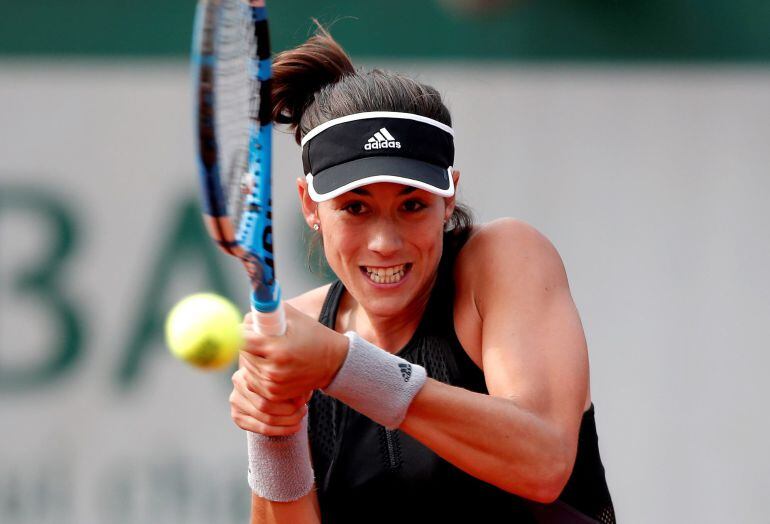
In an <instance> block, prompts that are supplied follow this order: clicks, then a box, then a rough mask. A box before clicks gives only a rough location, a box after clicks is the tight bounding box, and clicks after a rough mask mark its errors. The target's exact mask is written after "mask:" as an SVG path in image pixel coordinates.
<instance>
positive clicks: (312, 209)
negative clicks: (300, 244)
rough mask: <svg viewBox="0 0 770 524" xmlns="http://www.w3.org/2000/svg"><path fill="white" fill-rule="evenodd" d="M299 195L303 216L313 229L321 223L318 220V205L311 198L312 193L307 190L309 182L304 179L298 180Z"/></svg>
mask: <svg viewBox="0 0 770 524" xmlns="http://www.w3.org/2000/svg"><path fill="white" fill-rule="evenodd" d="M297 193H298V194H299V202H300V204H301V205H302V214H303V215H304V216H305V222H306V223H307V225H308V227H309V228H311V229H312V228H313V224H317V223H319V222H320V220H319V218H318V204H317V203H316V202H314V201H313V199H312V198H310V193H309V192H308V190H307V180H305V179H303V178H297Z"/></svg>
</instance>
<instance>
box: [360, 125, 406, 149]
mask: <svg viewBox="0 0 770 524" xmlns="http://www.w3.org/2000/svg"><path fill="white" fill-rule="evenodd" d="M364 149H366V150H367V151H371V150H372V149H401V142H398V141H396V139H395V138H393V135H391V134H390V133H388V130H387V129H385V128H384V127H383V128H382V129H380V130H379V131H377V132H376V133H374V136H373V137H371V138H370V139H369V141H368V142H366V144H364Z"/></svg>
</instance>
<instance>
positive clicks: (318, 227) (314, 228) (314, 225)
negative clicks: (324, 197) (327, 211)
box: [313, 222, 321, 231]
mask: <svg viewBox="0 0 770 524" xmlns="http://www.w3.org/2000/svg"><path fill="white" fill-rule="evenodd" d="M319 229H321V224H319V223H318V222H316V223H315V224H313V231H318V230H319Z"/></svg>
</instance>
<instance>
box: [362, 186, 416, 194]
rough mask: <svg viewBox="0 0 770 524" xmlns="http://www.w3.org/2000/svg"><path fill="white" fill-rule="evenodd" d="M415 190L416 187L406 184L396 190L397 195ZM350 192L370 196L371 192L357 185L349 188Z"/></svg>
mask: <svg viewBox="0 0 770 524" xmlns="http://www.w3.org/2000/svg"><path fill="white" fill-rule="evenodd" d="M416 190H417V188H416V187H412V186H406V187H404V189H402V190H401V191H399V192H398V195H399V196H401V195H408V194H409V193H412V192H414V191H416ZM350 192H351V193H355V194H356V195H361V196H372V194H371V193H370V192H369V191H367V190H366V189H364V188H362V187H357V188H355V189H351V190H350Z"/></svg>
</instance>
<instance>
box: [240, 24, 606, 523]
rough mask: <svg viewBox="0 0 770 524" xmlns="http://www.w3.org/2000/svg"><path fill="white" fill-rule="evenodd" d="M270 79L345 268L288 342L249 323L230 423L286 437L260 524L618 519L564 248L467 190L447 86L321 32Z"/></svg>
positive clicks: (338, 269) (295, 306)
mask: <svg viewBox="0 0 770 524" xmlns="http://www.w3.org/2000/svg"><path fill="white" fill-rule="evenodd" d="M273 75H274V80H273V93H274V99H275V110H274V118H275V120H276V121H277V122H279V123H283V124H288V126H290V128H291V129H293V130H294V131H295V136H296V139H297V142H298V143H299V144H301V146H302V161H303V165H304V176H303V177H302V178H301V179H300V180H298V182H297V186H298V190H299V200H300V204H301V208H302V212H303V214H304V217H305V220H306V222H307V225H308V226H309V228H310V229H311V230H314V231H315V232H316V234H317V235H319V236H320V238H321V239H322V243H323V249H324V253H325V256H326V259H327V261H328V263H329V266H330V267H331V268H332V270H333V271H334V273H335V274H336V276H337V277H338V279H339V280H337V281H335V282H334V283H332V284H331V285H327V286H324V287H321V288H318V289H314V290H312V291H309V292H308V293H305V294H303V295H301V296H299V297H296V298H294V299H291V300H288V301H287V307H286V310H287V311H286V315H287V326H288V327H287V332H286V335H285V336H282V337H264V336H260V335H257V334H254V333H252V331H251V328H250V326H246V327H247V329H246V336H247V345H246V348H245V351H244V352H243V355H242V357H241V367H240V369H239V370H238V371H237V372H236V373H235V374H234V376H233V383H234V386H235V387H234V390H233V392H232V395H231V397H230V402H231V407H232V417H233V419H234V421H235V423H236V424H237V425H238V426H240V427H241V428H243V429H245V430H248V431H251V432H254V433H257V434H258V436H273V437H275V436H279V437H282V438H279V439H275V438H273V439H268V438H263V439H261V440H260V439H257V440H256V441H255V443H254V446H255V449H251V450H250V456H251V458H250V472H249V482H250V485H251V488H252V490H253V492H254V496H253V499H252V521H253V522H291V523H294V522H331V523H335V524H340V523H348V522H356V523H362V522H385V521H388V522H395V523H407V522H567V523H568V522H580V523H586V522H601V523H612V522H615V516H614V510H613V506H612V501H611V498H610V494H609V491H608V488H607V484H606V481H605V476H604V468H603V466H602V462H601V459H600V456H599V449H598V442H597V434H596V426H595V422H594V408H593V404H592V402H591V394H590V389H589V369H588V354H587V349H586V341H585V337H584V334H583V329H582V326H581V322H580V318H579V316H578V312H577V310H576V308H575V304H574V303H573V300H572V297H571V295H570V290H569V286H568V282H567V276H566V274H565V269H564V267H563V265H562V261H561V259H560V257H559V254H558V253H557V251H556V249H555V248H554V246H553V245H552V244H551V243H550V242H549V241H548V240H547V239H546V238H545V237H544V236H543V235H542V234H540V233H539V232H538V231H536V230H535V229H534V228H533V227H531V226H529V225H527V224H526V223H524V222H521V221H519V220H514V219H500V220H496V221H494V222H491V223H488V224H484V225H473V223H472V220H471V218H470V215H469V213H467V212H466V211H465V210H464V209H463V208H462V207H461V206H459V205H458V204H457V203H456V201H455V192H456V189H457V185H458V183H459V180H460V174H459V172H458V171H457V170H456V169H454V168H453V161H454V134H453V130H452V128H451V125H452V122H451V118H450V115H449V111H448V110H447V108H446V107H445V105H444V104H443V102H442V100H441V97H440V95H439V93H438V92H437V91H436V90H435V89H433V88H432V87H430V86H426V85H423V84H420V83H418V82H416V81H414V80H412V79H410V78H408V77H405V76H401V75H397V74H393V73H389V72H385V71H380V70H372V71H365V70H361V69H355V68H354V67H353V65H352V64H351V61H350V59H349V57H348V56H347V55H346V53H345V52H344V51H343V50H342V48H341V47H340V46H339V45H338V44H337V43H336V42H335V41H334V40H333V39H332V38H331V36H329V34H328V33H327V32H325V31H323V30H320V31H319V32H318V33H317V34H316V35H315V36H313V37H311V38H310V39H309V40H308V41H307V42H306V43H305V44H303V45H301V46H299V47H297V48H296V49H293V50H290V51H286V52H284V53H282V54H280V55H279V56H278V57H277V58H276V60H275V64H274V72H273ZM472 176H480V175H479V174H474V175H472ZM489 189H490V191H496V192H504V191H506V188H494V187H490V188H489ZM249 323H250V318H249V317H247V320H246V324H249ZM306 404H307V405H306ZM308 434H309V441H308V440H307V439H308ZM308 442H309V444H308ZM303 446H304V449H303ZM257 448H258V449H257ZM308 448H309V450H310V453H309V454H308V453H307V450H308ZM274 471H282V472H284V473H282V474H281V475H280V476H279V477H277V476H276V475H274V474H273V472H274ZM286 472H289V473H286ZM266 494H270V495H269V496H268V495H266ZM268 499H270V500H268ZM276 501H280V502H276Z"/></svg>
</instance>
